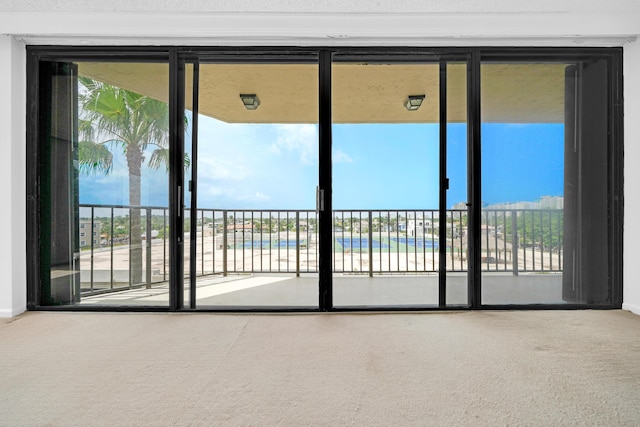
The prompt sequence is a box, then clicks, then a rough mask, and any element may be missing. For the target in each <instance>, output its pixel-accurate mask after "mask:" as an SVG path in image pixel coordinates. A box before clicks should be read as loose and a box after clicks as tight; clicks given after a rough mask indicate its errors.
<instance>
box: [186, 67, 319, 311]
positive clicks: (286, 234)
mask: <svg viewBox="0 0 640 427" xmlns="http://www.w3.org/2000/svg"><path fill="white" fill-rule="evenodd" d="M185 76H186V85H185V87H186V90H185V96H186V98H185V99H186V101H185V123H186V124H187V126H186V132H185V209H184V230H185V239H184V242H185V245H184V248H185V251H184V256H185V264H184V265H185V276H184V289H185V292H184V297H185V301H184V306H185V307H189V308H207V307H209V308H211V307H227V308H228V307H237V308H241V307H271V308H274V307H282V308H314V307H316V308H317V307H318V274H317V272H318V247H319V239H318V231H319V230H318V221H317V214H316V189H317V186H318V162H319V159H318V126H317V123H318V62H317V57H316V56H315V55H308V56H306V57H304V58H298V59H297V60H296V59H292V58H287V57H283V58H281V59H280V60H277V59H273V58H271V59H269V60H264V59H262V58H261V57H260V56H244V57H237V58H235V60H229V58H225V60H215V59H208V60H207V59H202V60H198V61H195V62H193V63H187V66H186V67H185Z"/></svg>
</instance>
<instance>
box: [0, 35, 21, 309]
mask: <svg viewBox="0 0 640 427" xmlns="http://www.w3.org/2000/svg"><path fill="white" fill-rule="evenodd" d="M25 71H26V68H25V52H24V45H23V44H22V43H19V42H16V41H15V40H13V39H12V38H11V37H7V36H2V35H0V94H2V96H1V97H0V200H2V201H3V205H2V207H1V208H0V224H2V225H3V226H2V236H3V241H4V244H2V245H0V317H11V316H15V315H17V314H19V313H21V312H23V311H24V310H25V308H26V299H27V297H26V282H27V280H26V221H25V211H26V207H25V199H26V197H25V194H26V183H25V176H26V168H25V131H26V128H25V115H26V102H25V100H26V98H25V91H26V86H25V81H26V77H25Z"/></svg>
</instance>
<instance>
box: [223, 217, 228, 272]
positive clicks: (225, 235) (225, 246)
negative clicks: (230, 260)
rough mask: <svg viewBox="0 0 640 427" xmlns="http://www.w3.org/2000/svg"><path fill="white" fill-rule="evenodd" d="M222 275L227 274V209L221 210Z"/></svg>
mask: <svg viewBox="0 0 640 427" xmlns="http://www.w3.org/2000/svg"><path fill="white" fill-rule="evenodd" d="M222 275H223V276H226V275H227V211H222Z"/></svg>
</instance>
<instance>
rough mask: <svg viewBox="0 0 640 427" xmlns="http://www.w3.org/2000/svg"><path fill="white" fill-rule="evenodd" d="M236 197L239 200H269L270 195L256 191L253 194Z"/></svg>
mask: <svg viewBox="0 0 640 427" xmlns="http://www.w3.org/2000/svg"><path fill="white" fill-rule="evenodd" d="M237 199H238V200H241V201H251V202H264V201H267V200H271V197H269V196H268V195H266V194H264V193H261V192H259V191H257V192H256V193H255V194H251V195H243V196H239V197H238V198H237Z"/></svg>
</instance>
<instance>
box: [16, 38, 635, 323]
mask: <svg viewBox="0 0 640 427" xmlns="http://www.w3.org/2000/svg"><path fill="white" fill-rule="evenodd" d="M26 49H27V82H28V84H27V94H26V95H27V135H26V144H27V151H26V152H27V153H28V154H27V158H26V159H25V161H26V166H27V176H26V183H27V194H26V198H27V209H26V215H27V230H26V231H27V253H26V255H27V308H28V309H29V310H80V311H159V312H162V311H183V310H188V309H187V308H185V307H183V306H182V303H183V297H182V291H183V280H182V279H181V277H177V276H172V277H171V279H170V282H171V286H170V289H171V291H170V304H169V307H134V306H126V307H122V306H108V307H107V306H96V307H87V306H82V305H75V306H73V305H72V306H69V305H65V306H45V305H42V304H41V301H40V291H39V289H40V280H41V273H42V272H41V271H40V253H41V245H42V243H43V242H42V241H41V239H40V218H41V197H42V193H41V191H42V190H43V189H42V188H41V186H40V175H39V169H38V164H39V155H40V148H39V139H40V133H41V129H40V128H39V126H40V124H39V121H38V114H39V108H40V102H41V100H40V99H39V90H40V85H39V81H40V76H39V63H40V61H89V60H90V61H104V62H145V61H149V62H166V63H167V64H168V66H169V69H170V75H169V93H170V98H169V99H170V105H169V110H170V116H171V121H172V123H173V127H172V128H171V130H170V134H171V136H170V137H171V138H173V140H175V141H178V147H182V150H184V141H182V139H183V135H184V132H181V128H180V126H181V123H182V121H181V120H179V119H178V117H179V114H178V112H179V111H180V106H181V105H182V104H181V103H183V102H184V86H183V84H181V82H184V79H183V78H182V79H181V77H183V73H184V64H185V62H188V61H190V60H192V59H193V58H216V59H223V58H228V59H234V58H235V60H238V58H248V57H250V56H251V55H253V56H254V57H260V58H263V59H264V60H266V61H268V60H269V59H270V57H271V55H270V54H272V55H273V56H276V57H277V56H279V57H281V56H282V55H291V56H292V57H295V56H296V55H299V56H301V57H306V56H308V55H310V54H316V55H317V56H318V57H319V58H320V60H319V61H320V63H319V67H320V75H319V79H320V87H319V99H320V111H319V115H320V118H319V126H320V128H321V129H322V126H323V125H322V121H323V120H324V123H325V130H324V136H322V135H321V136H320V141H319V143H320V145H321V146H324V147H325V148H320V151H321V153H320V155H321V157H323V158H324V161H325V169H326V168H327V167H328V168H329V169H330V164H331V163H330V159H331V156H330V153H331V150H330V142H331V133H330V122H331V114H330V111H331V110H330V109H331V95H330V92H331V76H330V66H331V63H332V61H333V57H334V56H336V57H340V58H342V59H344V60H346V58H348V57H349V56H350V55H352V56H356V57H361V56H362V55H374V56H376V57H378V58H381V57H384V56H385V55H388V56H389V57H391V58H401V57H402V58H405V59H406V60H411V58H412V57H413V56H420V57H424V56H425V55H433V56H434V57H438V58H445V59H446V58H469V59H468V65H469V67H468V76H467V96H468V99H467V102H468V110H467V114H468V155H469V158H468V184H469V185H468V200H467V202H468V206H469V224H470V232H469V236H468V239H469V241H468V249H469V259H470V264H469V267H468V290H469V293H468V295H469V304H468V305H467V306H466V307H461V308H467V309H491V310H500V309H509V310H512V309H528V310H530V309H586V308H597V309H619V308H621V306H622V289H623V284H622V277H623V260H622V254H623V220H624V217H623V206H624V194H623V187H624V175H623V153H624V151H623V147H624V141H623V101H622V100H623V78H622V60H623V58H622V48H621V47H613V48H600V47H593V48H591V47H584V48H572V47H549V48H541V47H450V48H447V47H444V48H432V47H402V46H396V47H375V46H371V47H331V46H325V47H287V46H284V47H279V46H276V47H272V46H266V47H260V46H258V47H256V46H247V47H198V46H196V47H189V46H96V47H87V46H27V48H26ZM595 57H598V58H604V59H606V61H607V64H608V77H609V78H608V81H607V85H608V102H607V111H608V116H607V123H608V132H607V135H608V140H607V154H608V158H607V168H608V170H607V179H608V182H607V220H608V224H607V233H608V234H607V236H608V241H609V242H608V243H609V247H610V251H609V253H608V260H607V268H608V280H609V282H608V284H607V285H608V286H609V290H610V292H611V299H610V301H609V302H608V303H606V304H571V303H570V304H562V305H560V304H558V305H550V304H539V305H535V304H534V305H483V304H482V303H481V289H482V278H481V271H480V264H481V263H480V233H479V229H480V215H481V200H482V199H481V192H482V189H481V176H482V174H481V170H480V160H481V157H480V150H481V134H480V125H481V111H480V65H481V64H482V63H483V61H493V62H497V61H505V62H514V61H520V62H532V63H535V62H546V61H549V62H562V61H572V60H575V61H577V60H589V59H593V58H595ZM240 60H241V59H240ZM323 67H324V71H322V70H323ZM327 67H328V69H327ZM327 120H328V123H329V129H327V128H326V123H327ZM182 126H183V123H182ZM327 132H328V134H327ZM321 133H322V132H321ZM323 140H324V142H323ZM180 144H182V145H180ZM327 145H328V146H329V148H328V149H327V148H326V146H327ZM179 154H180V153H178V152H174V155H173V156H172V160H171V163H172V165H173V169H172V171H171V172H170V177H169V179H170V182H171V185H170V189H174V188H175V187H176V185H178V184H179V185H180V188H182V189H184V185H183V184H184V183H183V182H182V181H181V179H184V177H182V178H180V177H179V176H178V175H180V174H179V173H177V170H178V169H177V168H176V165H178V164H179V162H180V161H181V158H182V157H180V155H179ZM327 159H328V160H329V162H328V163H327ZM327 165H328V166H327ZM322 176H324V177H325V179H326V177H329V183H328V185H329V188H330V186H331V183H330V177H331V172H330V170H329V171H327V170H324V171H323V172H321V177H322ZM178 181H180V182H179V183H178ZM176 183H178V184H176ZM325 184H326V183H325ZM321 185H322V184H321ZM441 185H443V184H442V183H441ZM169 197H170V203H169V205H170V206H169V209H170V212H171V214H170V217H171V225H172V227H171V229H172V230H174V231H173V233H172V236H173V237H174V238H175V236H177V234H178V233H180V232H181V230H182V229H181V228H180V225H179V226H178V227H174V225H175V224H174V222H175V223H176V224H181V222H180V221H177V219H176V218H177V217H176V215H177V210H176V209H177V202H176V200H177V198H178V196H177V195H176V194H172V193H170V196H169ZM172 205H173V206H174V207H173V208H172V207H171V206H172ZM328 207H329V208H330V207H331V205H330V204H329V206H328ZM182 226H183V224H182ZM44 243H46V242H44ZM328 249H329V250H330V248H328ZM176 255H177V253H175V252H173V253H172V256H171V260H172V261H171V263H172V264H171V269H170V271H174V270H175V271H176V272H179V273H176V274H177V275H180V276H181V275H182V274H183V273H182V272H183V268H182V264H181V263H183V262H184V251H183V252H182V255H183V256H181V257H177V256H176ZM324 256H325V257H326V256H327V255H326V254H325V255H324ZM327 262H328V264H330V261H329V260H327ZM323 271H324V270H323ZM327 271H328V272H329V276H330V275H331V274H332V272H331V269H330V266H329V268H328V270H327ZM327 271H325V273H322V272H321V278H320V284H319V288H320V306H319V309H318V310H314V309H312V310H290V309H286V308H275V309H269V308H260V307H256V308H250V309H243V310H237V309H234V308H230V309H215V310H209V309H204V311H359V310H365V311H394V310H397V311H412V310H421V311H430V310H450V309H451V307H450V306H445V307H433V308H424V307H384V308H377V307H374V308H362V309H353V308H345V309H337V308H334V307H333V305H332V285H331V278H330V277H329V278H327V277H326V273H327ZM323 274H325V277H324V278H323ZM456 308H457V307H456Z"/></svg>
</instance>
